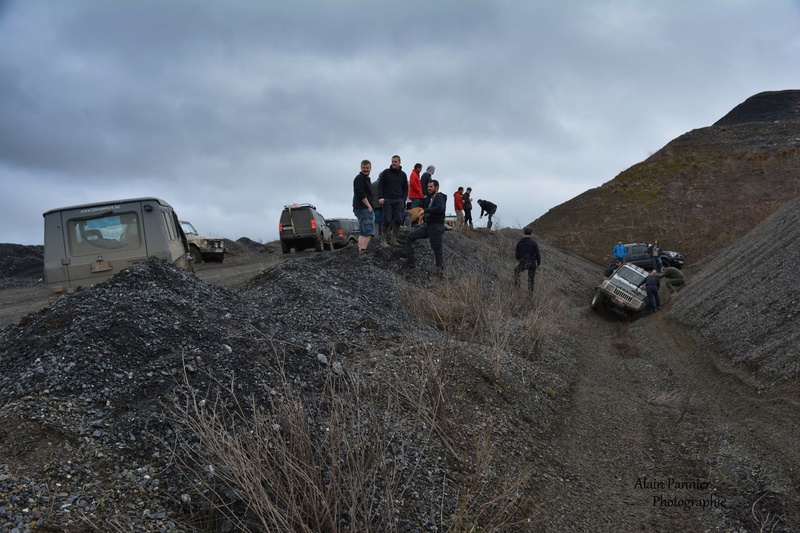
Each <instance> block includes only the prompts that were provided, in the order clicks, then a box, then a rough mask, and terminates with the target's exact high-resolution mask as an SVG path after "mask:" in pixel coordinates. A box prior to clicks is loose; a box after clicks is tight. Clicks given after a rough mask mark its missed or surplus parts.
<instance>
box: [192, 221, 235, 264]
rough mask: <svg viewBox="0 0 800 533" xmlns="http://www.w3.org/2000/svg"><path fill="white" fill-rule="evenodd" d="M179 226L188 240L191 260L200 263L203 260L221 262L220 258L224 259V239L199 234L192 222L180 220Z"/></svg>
mask: <svg viewBox="0 0 800 533" xmlns="http://www.w3.org/2000/svg"><path fill="white" fill-rule="evenodd" d="M181 228H182V229H183V232H184V233H185V234H186V239H187V240H188V241H189V253H190V254H192V261H194V262H195V263H202V262H203V261H204V260H205V261H214V262H216V263H222V260H223V259H225V240H224V239H222V238H220V237H206V236H205V235H200V234H199V233H198V232H197V230H196V229H194V226H192V223H191V222H187V221H185V220H181Z"/></svg>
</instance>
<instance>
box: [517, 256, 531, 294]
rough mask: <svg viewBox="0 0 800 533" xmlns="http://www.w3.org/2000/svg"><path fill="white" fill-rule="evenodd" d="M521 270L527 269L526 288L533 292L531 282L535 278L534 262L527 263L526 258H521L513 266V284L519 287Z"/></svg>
mask: <svg viewBox="0 0 800 533" xmlns="http://www.w3.org/2000/svg"><path fill="white" fill-rule="evenodd" d="M523 270H527V271H528V290H529V291H531V292H533V282H534V281H535V278H536V263H535V262H530V263H529V262H528V260H527V259H523V260H521V261H520V262H519V263H518V264H517V266H516V267H514V285H515V286H516V287H519V275H520V274H522V271H523Z"/></svg>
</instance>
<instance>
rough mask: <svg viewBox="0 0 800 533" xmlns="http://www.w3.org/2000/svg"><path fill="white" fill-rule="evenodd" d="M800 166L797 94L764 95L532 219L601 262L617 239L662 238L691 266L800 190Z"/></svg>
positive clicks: (550, 235) (544, 232)
mask: <svg viewBox="0 0 800 533" xmlns="http://www.w3.org/2000/svg"><path fill="white" fill-rule="evenodd" d="M798 168H800V91H796V90H793V91H779V92H766V93H761V94H758V95H756V96H753V97H751V98H749V99H747V100H746V101H745V102H743V103H742V104H740V105H738V106H737V107H736V108H734V109H733V110H732V111H731V112H730V113H728V114H727V115H726V116H725V117H723V118H722V119H720V120H719V121H718V122H716V123H715V124H714V125H712V126H710V127H705V128H700V129H696V130H692V131H690V132H688V133H686V134H684V135H681V136H680V137H678V138H677V139H675V140H673V141H671V142H670V143H669V144H667V145H666V146H665V147H664V148H662V149H661V150H659V151H658V152H656V153H655V154H653V155H652V156H651V157H649V158H648V159H646V160H645V161H643V162H641V163H638V164H636V165H634V166H632V167H631V168H629V169H627V170H625V171H623V172H622V173H620V174H619V175H618V176H616V177H615V178H614V179H613V180H611V181H609V182H607V183H605V184H603V185H602V186H600V187H597V188H595V189H591V190H589V191H586V192H585V193H583V194H581V195H579V196H577V197H575V198H573V199H572V200H569V201H568V202H565V203H563V204H561V205H559V206H556V207H554V208H553V209H551V210H550V211H548V212H547V213H546V214H544V215H543V216H541V217H540V218H538V219H537V220H535V221H534V222H532V226H533V228H534V232H535V233H536V234H537V235H539V236H541V237H543V238H545V239H547V240H549V241H552V242H554V243H556V244H560V245H563V246H565V247H568V248H572V249H574V250H575V251H577V252H578V253H580V254H583V255H585V256H587V257H589V258H590V259H592V260H594V261H597V262H599V263H601V264H605V262H606V261H607V259H609V258H610V253H611V248H612V246H613V244H614V243H615V242H616V240H617V239H618V238H621V239H623V240H624V241H626V242H639V241H648V242H652V240H653V239H655V238H658V239H660V240H661V243H662V244H663V245H664V246H665V248H667V249H671V250H678V251H680V252H682V253H684V254H685V255H686V257H687V261H688V262H689V263H692V262H695V261H698V260H700V259H702V258H704V257H706V256H707V255H708V254H710V253H713V252H715V251H717V250H720V249H722V248H724V247H726V246H728V245H730V244H731V243H733V242H734V241H735V240H736V239H738V238H739V237H741V236H742V235H744V234H745V233H747V232H748V231H749V230H751V229H752V228H753V227H755V226H756V225H758V224H759V223H760V222H762V221H763V220H764V219H766V218H767V217H768V216H769V215H770V214H772V213H773V212H775V211H776V210H777V209H779V208H780V207H781V206H783V205H785V204H786V202H787V201H789V200H790V199H792V198H794V197H795V196H798V195H800V173H798V172H797V169H798Z"/></svg>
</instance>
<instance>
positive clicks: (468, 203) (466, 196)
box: [461, 187, 472, 228]
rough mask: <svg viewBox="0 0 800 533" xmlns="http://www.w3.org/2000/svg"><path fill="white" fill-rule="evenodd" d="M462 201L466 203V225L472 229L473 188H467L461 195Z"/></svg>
mask: <svg viewBox="0 0 800 533" xmlns="http://www.w3.org/2000/svg"><path fill="white" fill-rule="evenodd" d="M461 201H462V202H464V224H469V227H470V228H472V187H467V190H466V191H464V194H462V195H461Z"/></svg>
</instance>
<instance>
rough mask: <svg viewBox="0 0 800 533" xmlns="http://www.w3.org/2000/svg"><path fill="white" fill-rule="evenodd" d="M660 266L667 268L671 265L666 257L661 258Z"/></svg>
mask: <svg viewBox="0 0 800 533" xmlns="http://www.w3.org/2000/svg"><path fill="white" fill-rule="evenodd" d="M661 266H663V267H664V268H667V267H671V266H672V265H671V264H670V263H669V261H667V260H666V259H662V260H661Z"/></svg>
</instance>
